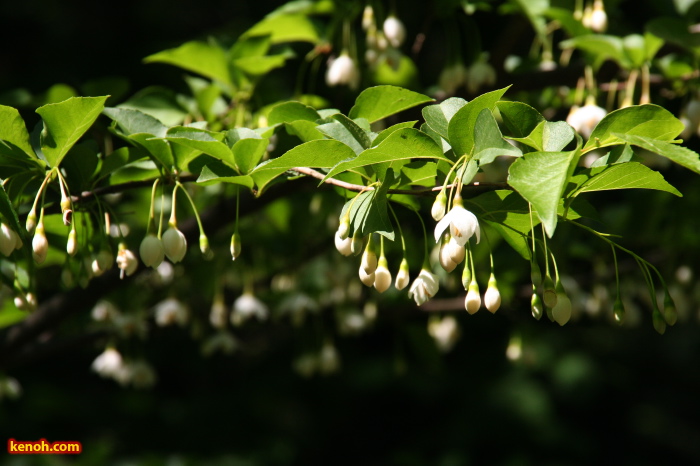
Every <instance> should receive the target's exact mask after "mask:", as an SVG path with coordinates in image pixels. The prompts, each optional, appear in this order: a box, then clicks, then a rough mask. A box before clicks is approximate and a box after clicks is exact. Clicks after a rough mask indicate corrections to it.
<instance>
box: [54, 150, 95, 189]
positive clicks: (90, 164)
mask: <svg viewBox="0 0 700 466" xmlns="http://www.w3.org/2000/svg"><path fill="white" fill-rule="evenodd" d="M98 152H99V148H98V147H97V143H96V142H95V141H94V140H92V139H90V140H87V141H84V142H81V143H79V144H76V145H75V146H73V147H72V148H71V150H69V151H68V153H67V154H66V156H65V157H64V159H63V163H62V165H61V166H62V168H63V170H64V171H65V174H66V179H67V181H68V185H69V186H70V187H71V190H72V191H74V192H82V191H87V190H88V189H90V187H91V184H92V181H93V176H94V175H95V172H96V171H97V165H98V162H99V158H98Z"/></svg>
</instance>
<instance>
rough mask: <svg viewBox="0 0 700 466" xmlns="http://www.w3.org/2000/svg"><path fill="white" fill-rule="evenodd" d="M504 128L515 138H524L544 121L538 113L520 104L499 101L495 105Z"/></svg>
mask: <svg viewBox="0 0 700 466" xmlns="http://www.w3.org/2000/svg"><path fill="white" fill-rule="evenodd" d="M496 107H497V108H498V111H499V112H500V113H501V117H502V118H503V123H504V124H505V125H506V128H508V130H509V131H510V132H511V133H512V135H513V136H514V137H516V138H524V137H526V136H528V135H529V134H530V133H532V131H533V130H534V129H535V128H536V127H537V125H539V124H540V123H542V122H543V121H545V118H544V117H543V116H542V115H540V112H538V111H537V110H535V109H534V108H532V107H530V106H529V105H527V104H524V103H522V102H508V101H501V102H498V103H497V104H496Z"/></svg>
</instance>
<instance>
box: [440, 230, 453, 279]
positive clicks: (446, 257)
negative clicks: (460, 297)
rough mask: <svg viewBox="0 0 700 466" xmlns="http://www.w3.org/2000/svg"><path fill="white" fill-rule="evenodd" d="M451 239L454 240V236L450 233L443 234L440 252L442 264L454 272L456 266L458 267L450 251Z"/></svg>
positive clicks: (448, 270)
mask: <svg viewBox="0 0 700 466" xmlns="http://www.w3.org/2000/svg"><path fill="white" fill-rule="evenodd" d="M450 241H452V237H451V236H450V234H449V233H445V234H444V235H443V236H442V243H441V244H440V251H439V253H438V258H439V261H440V265H441V266H442V268H443V269H445V271H446V272H448V273H449V272H452V271H453V270H454V269H455V267H457V263H455V262H454V261H453V260H452V254H451V253H450V248H449V246H448V245H449V244H450Z"/></svg>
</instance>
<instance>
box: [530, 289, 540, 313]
mask: <svg viewBox="0 0 700 466" xmlns="http://www.w3.org/2000/svg"><path fill="white" fill-rule="evenodd" d="M530 307H531V310H532V317H534V318H535V319H536V320H540V319H541V318H542V308H543V306H542V299H541V298H540V295H538V294H537V292H536V291H535V289H534V287H533V289H532V299H530Z"/></svg>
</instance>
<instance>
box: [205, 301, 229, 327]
mask: <svg viewBox="0 0 700 466" xmlns="http://www.w3.org/2000/svg"><path fill="white" fill-rule="evenodd" d="M227 318H228V310H227V309H226V304H225V303H224V299H223V297H221V296H220V295H219V296H216V297H214V302H213V303H212V304H211V310H210V311H209V322H210V323H211V325H212V327H214V328H226V320H227Z"/></svg>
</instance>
